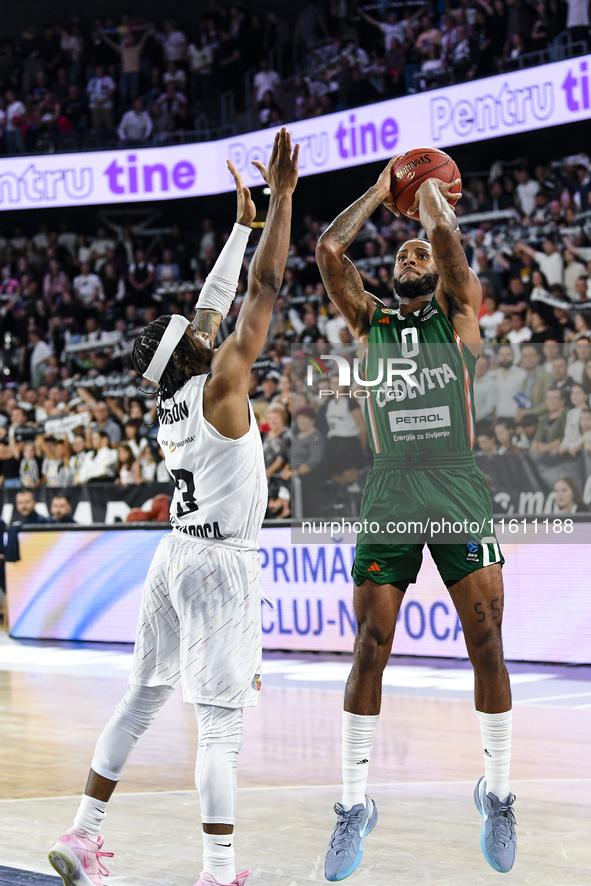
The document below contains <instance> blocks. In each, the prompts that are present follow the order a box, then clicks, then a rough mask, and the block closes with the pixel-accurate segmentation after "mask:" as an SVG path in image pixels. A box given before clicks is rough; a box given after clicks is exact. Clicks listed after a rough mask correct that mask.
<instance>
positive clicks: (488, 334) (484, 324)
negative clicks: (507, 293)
mask: <svg viewBox="0 0 591 886" xmlns="http://www.w3.org/2000/svg"><path fill="white" fill-rule="evenodd" d="M482 301H483V306H484V310H485V313H484V314H481V315H480V317H479V318H478V324H479V326H480V328H481V330H482V332H483V334H484V339H485V341H492V340H493V339H494V338H495V337H496V334H497V329H498V327H499V323H501V322H502V321H503V320H504V319H505V315H504V313H503V312H502V311H499V310H498V300H497V298H496V296H494V295H492V294H490V295H487V296H486V297H485V298H483V300H482Z"/></svg>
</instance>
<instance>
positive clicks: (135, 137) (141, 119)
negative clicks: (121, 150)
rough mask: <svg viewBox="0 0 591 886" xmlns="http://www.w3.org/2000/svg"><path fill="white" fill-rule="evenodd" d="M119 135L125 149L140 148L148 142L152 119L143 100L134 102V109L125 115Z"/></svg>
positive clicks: (118, 131) (139, 99) (120, 125)
mask: <svg viewBox="0 0 591 886" xmlns="http://www.w3.org/2000/svg"><path fill="white" fill-rule="evenodd" d="M117 133H118V135H119V138H120V140H121V143H122V145H123V146H125V147H139V146H140V145H143V144H145V143H146V142H147V141H148V139H149V138H150V135H151V133H152V118H151V117H150V115H149V114H148V112H147V111H146V110H145V108H144V101H143V99H141V98H136V99H135V100H134V103H133V109H132V110H131V111H127V112H126V113H125V114H124V115H123V117H122V119H121V123H120V124H119V128H118V130H117Z"/></svg>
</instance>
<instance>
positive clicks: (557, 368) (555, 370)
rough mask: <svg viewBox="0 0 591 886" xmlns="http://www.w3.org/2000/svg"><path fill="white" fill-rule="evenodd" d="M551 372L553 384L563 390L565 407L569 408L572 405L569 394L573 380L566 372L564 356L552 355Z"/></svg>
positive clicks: (566, 365) (566, 363)
mask: <svg viewBox="0 0 591 886" xmlns="http://www.w3.org/2000/svg"><path fill="white" fill-rule="evenodd" d="M552 374H553V376H554V386H555V387H557V388H559V389H560V390H561V391H562V392H563V394H564V398H565V401H566V407H567V409H570V408H571V406H572V405H573V404H572V403H571V397H570V395H571V391H572V387H573V385H574V381H573V380H572V378H570V376H569V374H568V360H567V359H566V357H563V356H562V355H559V356H557V357H554V359H553V360H552Z"/></svg>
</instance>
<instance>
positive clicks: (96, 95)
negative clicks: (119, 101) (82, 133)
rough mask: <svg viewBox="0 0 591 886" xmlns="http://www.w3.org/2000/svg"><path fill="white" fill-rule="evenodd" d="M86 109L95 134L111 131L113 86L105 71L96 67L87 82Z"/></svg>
mask: <svg viewBox="0 0 591 886" xmlns="http://www.w3.org/2000/svg"><path fill="white" fill-rule="evenodd" d="M86 92H87V93H88V107H89V108H90V120H91V124H92V128H93V129H94V131H95V132H101V131H103V130H105V131H107V132H110V131H111V130H112V129H113V94H114V92H115V84H114V82H113V80H112V79H111V77H108V76H106V75H105V69H104V68H103V67H101V66H100V65H98V66H97V67H96V68H95V72H94V77H92V78H91V79H90V80H89V81H88V86H87V87H86Z"/></svg>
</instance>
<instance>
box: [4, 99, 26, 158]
mask: <svg viewBox="0 0 591 886" xmlns="http://www.w3.org/2000/svg"><path fill="white" fill-rule="evenodd" d="M26 113H27V109H26V108H25V106H24V104H23V103H22V101H20V99H18V98H17V97H16V95H15V93H14V92H13V91H12V90H11V89H8V90H7V91H6V128H5V131H4V137H5V140H6V150H7V153H9V154H22V153H23V152H24V150H25V143H24V139H23V133H22V129H21V124H22V123H24V121H25V115H26Z"/></svg>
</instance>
